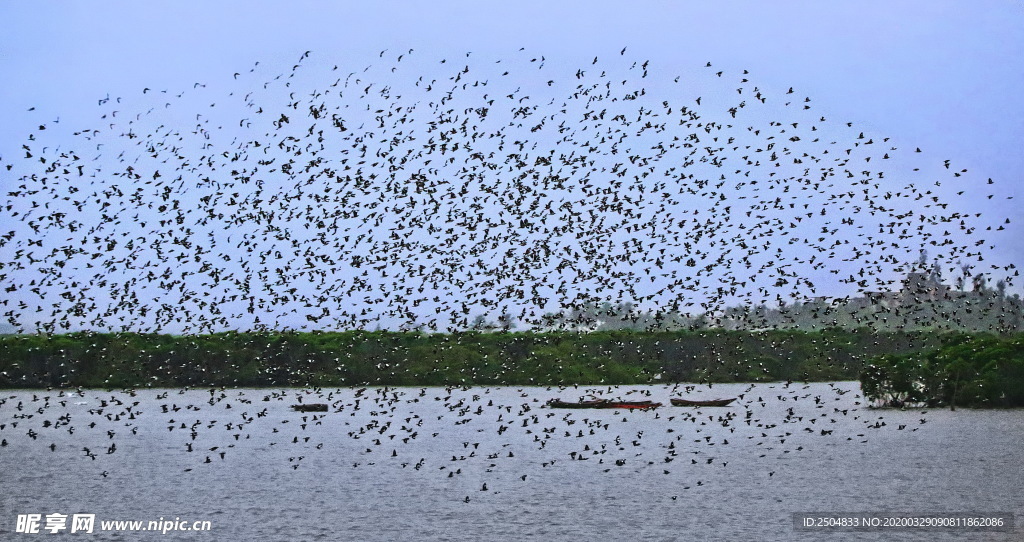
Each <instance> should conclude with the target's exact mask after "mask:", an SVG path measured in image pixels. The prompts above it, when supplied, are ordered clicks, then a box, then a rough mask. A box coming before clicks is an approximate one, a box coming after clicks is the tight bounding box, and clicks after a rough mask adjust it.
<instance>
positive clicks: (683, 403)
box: [669, 397, 736, 407]
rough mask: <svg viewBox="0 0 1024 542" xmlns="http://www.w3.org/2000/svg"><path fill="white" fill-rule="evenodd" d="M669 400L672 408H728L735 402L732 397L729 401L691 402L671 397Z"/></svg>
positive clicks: (690, 400) (706, 400)
mask: <svg viewBox="0 0 1024 542" xmlns="http://www.w3.org/2000/svg"><path fill="white" fill-rule="evenodd" d="M669 400H670V401H672V406H697V407H700V406H708V407H719V406H728V405H729V403H732V402H733V401H735V400H736V398H735V397H733V398H731V399H705V400H693V399H680V398H676V397H673V398H672V399H669Z"/></svg>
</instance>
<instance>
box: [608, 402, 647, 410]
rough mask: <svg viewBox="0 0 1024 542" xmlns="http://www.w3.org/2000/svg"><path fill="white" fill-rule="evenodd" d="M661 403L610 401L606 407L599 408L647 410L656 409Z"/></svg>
mask: <svg viewBox="0 0 1024 542" xmlns="http://www.w3.org/2000/svg"><path fill="white" fill-rule="evenodd" d="M660 406H661V403H655V402H653V401H610V402H609V403H608V404H607V405H605V406H602V407H601V408H623V409H631V410H632V409H649V408H658V407H660Z"/></svg>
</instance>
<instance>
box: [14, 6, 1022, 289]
mask: <svg viewBox="0 0 1024 542" xmlns="http://www.w3.org/2000/svg"><path fill="white" fill-rule="evenodd" d="M1022 23H1024V7H1022V5H1021V4H1020V3H1019V2H1012V1H989V2H974V3H965V2H958V1H948V2H946V1H903V2H884V1H859V2H811V1H807V2H780V3H765V2H747V1H737V2H726V3H723V2H695V3H690V2H688V3H675V2H639V3H631V4H623V3H621V2H579V3H577V2H568V3H548V2H531V1H527V2H514V3H504V4H494V5H490V4H487V3H478V2H445V1H439V2H430V3H419V2H386V3H378V2H372V3H361V4H357V5H354V6H350V5H348V4H342V3H328V2H289V3H280V2H217V3H208V2H182V1H179V2H146V3H136V2H102V3H64V2H31V3H6V4H4V5H3V6H2V7H0V74H2V76H3V79H4V81H5V84H4V85H3V86H2V87H0V111H2V113H3V118H4V119H5V127H4V130H3V131H2V132H0V159H2V162H0V163H2V164H7V163H11V162H18V161H19V160H22V155H23V153H24V151H23V150H22V145H23V144H25V143H26V142H27V140H26V138H27V137H29V134H35V135H38V136H39V141H42V140H43V139H46V138H55V139H46V140H47V141H49V142H50V143H51V144H59V143H60V141H61V140H60V136H58V135H54V134H55V132H60V131H61V130H63V131H65V132H66V131H71V130H78V129H82V128H91V127H93V126H94V125H96V123H97V119H98V117H99V115H101V114H103V113H105V112H109V109H105V108H103V107H100V106H99V101H101V100H103V99H104V98H107V97H109V98H111V99H114V100H116V99H117V98H121V97H123V98H124V99H125V100H126V101H125V107H123V108H121V109H124V110H123V111H120V113H121V114H122V117H123V116H124V115H125V114H126V113H127V114H131V113H143V112H144V111H141V110H139V109H140V108H141V107H142V106H140V105H135V104H137V103H143V101H144V99H145V98H148V97H151V95H149V94H148V93H147V96H143V89H151V90H150V91H149V92H159V91H162V90H167V91H168V92H169V93H170V94H171V95H174V94H176V93H181V92H184V91H192V90H197V87H196V86H195V85H196V84H197V83H199V84H201V85H205V86H204V87H199V88H198V90H197V92H198V91H199V90H205V92H206V94H203V95H202V97H201V98H197V99H205V98H206V97H207V96H212V97H213V98H219V99H222V100H226V99H227V96H228V95H229V93H233V92H238V93H239V94H241V93H243V92H245V91H246V90H255V91H257V92H259V91H260V90H261V89H259V88H258V85H257V86H252V87H245V86H244V85H245V83H240V82H239V79H237V77H238V76H235V75H234V74H236V73H239V74H242V75H241V79H242V80H243V81H244V80H245V77H246V76H247V72H248V70H249V69H250V68H253V66H254V64H255V63H256V62H259V63H260V70H263V71H262V72H258V73H257V75H255V76H253V77H258V76H259V75H260V73H263V74H266V75H267V76H272V75H274V74H276V73H286V72H288V70H289V69H290V68H291V67H292V66H293V65H294V64H295V63H296V61H297V60H298V59H300V58H302V56H303V54H304V53H305V51H312V55H311V56H310V57H309V58H310V60H309V61H307V62H308V63H314V62H319V63H322V64H324V65H327V66H329V65H332V64H333V65H339V64H340V65H341V66H342V69H341V70H340V71H342V72H344V73H345V74H347V73H350V72H359V71H360V70H362V69H363V68H364V67H365V66H368V65H370V64H374V63H376V65H377V68H376V69H381V66H382V63H383V62H385V60H386V59H389V58H390V59H393V58H394V57H395V56H396V55H398V54H401V52H402V51H406V50H409V49H413V50H415V51H416V53H415V55H410V56H409V59H410V60H407V63H408V62H410V61H411V62H412V63H413V64H412V66H413V67H412V68H410V69H411V70H412V71H414V72H416V73H418V74H420V75H424V76H426V77H427V78H430V77H431V76H432V75H435V76H436V77H438V78H441V77H445V78H447V77H448V76H449V75H450V74H451V65H450V64H447V65H442V64H439V63H438V62H437V61H436V59H437V58H447V59H452V61H453V63H455V62H463V61H464V60H465V58H466V53H471V56H470V57H469V58H470V60H468V61H466V62H468V63H472V62H485V61H487V62H493V59H511V58H513V57H515V55H516V54H517V53H518V52H519V50H520V48H525V50H526V52H525V53H522V54H525V55H527V56H533V57H538V56H544V58H545V60H546V62H548V63H549V65H548V66H547V67H545V68H544V69H545V70H547V71H548V73H555V74H558V73H562V74H564V75H567V76H568V77H571V75H572V73H574V71H575V69H576V68H587V67H589V66H591V65H592V64H593V63H592V59H594V57H599V58H601V59H602V62H601V64H600V65H601V66H602V67H603V66H605V62H607V60H606V59H618V58H627V59H631V60H634V61H638V62H643V61H649V62H650V64H651V66H652V68H651V69H652V70H656V71H658V72H659V73H661V74H671V75H682V76H683V77H684V79H686V78H687V77H689V74H691V73H698V72H699V71H700V70H701V69H702V68H703V67H704V66H705V65H706V63H707V62H710V63H712V65H713V66H714V70H721V71H724V72H725V73H726V77H730V76H731V77H733V78H734V79H735V78H738V77H739V74H740V73H741V72H742V71H743V70H747V72H748V74H744V75H743V77H744V78H749V84H748V85H746V87H747V91H748V92H749V89H750V87H752V86H755V85H756V86H758V87H759V88H760V89H761V90H762V91H764V92H765V94H766V95H767V94H771V95H772V96H773V97H778V100H779V101H780V102H781V101H782V99H784V97H785V96H788V94H787V90H788V89H790V88H792V89H794V94H793V96H794V97H798V98H797V99H800V100H802V99H803V98H804V97H809V98H810V99H811V100H812V101H811V102H810V103H811V104H813V106H814V109H813V113H814V115H815V116H817V115H820V116H823V117H828V118H829V119H830V121H832V122H834V123H836V124H838V125H844V124H845V123H852V128H851V129H852V130H854V131H858V132H863V133H865V134H867V136H868V138H872V137H873V138H877V139H879V140H881V139H882V138H891V140H892V141H891V142H888V143H887V144H889V145H898V146H899V148H901V149H904V150H906V149H914V148H920V149H921V150H922V151H923V152H922V153H921V154H920V155H917V156H914V158H915V159H916V160H917V162H915V164H918V165H919V167H920V168H921V169H922V170H925V171H926V172H931V171H934V172H936V174H942V175H946V174H947V173H951V172H957V171H961V170H963V169H966V170H968V172H969V173H967V174H965V175H964V177H963V179H964V180H963V182H964V183H965V185H964V188H965V189H964V190H959V191H958V190H952V191H951V192H950V194H952V193H954V192H960V191H962V192H966V194H961V195H960V197H959V198H957V199H956V200H955V201H953V202H951V203H950V205H951V206H952V207H953V208H962V209H963V212H965V213H973V212H976V211H981V212H983V213H984V214H985V215H986V217H987V218H989V219H991V220H992V222H982V224H983V225H984V224H1000V225H1002V224H1004V219H1009V220H1010V223H1009V224H1008V225H1006V231H1005V232H1003V233H1002V234H1001V236H997V235H996V234H995V232H993V236H991V237H988V238H986V239H985V243H984V245H985V247H987V246H988V245H990V244H993V243H994V244H995V246H994V248H993V249H992V250H991V251H986V256H987V257H988V260H987V262H992V261H996V262H1000V263H1001V264H1003V265H1005V264H1008V263H1021V262H1024V259H1022V258H1021V256H1022V255H1024V238H1022V237H1021V236H1019V235H1016V234H1014V233H1013V232H1016V231H1019V229H1018V228H1019V223H1020V222H1021V220H1024V213H1022V212H1021V211H1020V210H1019V208H1018V206H1017V204H1018V203H1019V202H1020V200H1021V197H1022V196H1020V189H1019V185H1020V179H1019V175H1020V173H1019V172H1020V171H1022V168H1024V153H1021V152H1020V148H1021V142H1022V141H1024V137H1022V136H1024V101H1022V100H1020V99H1019V96H1018V93H1019V92H1020V91H1021V89H1024V59H1022V56H1024V55H1020V54H1019V52H1020V51H1024V24H1022ZM623 48H626V50H627V52H626V54H625V55H624V56H623V55H620V51H621V50H622V49H623ZM382 50H387V51H388V53H387V55H386V56H382V55H381V54H380V53H381V51H382ZM477 59H486V60H477ZM474 69H476V68H474ZM609 69H611V68H609ZM559 70H561V71H559ZM714 70H712V71H714ZM382 71H383V73H384V76H387V72H386V70H382ZM370 73H375V72H370ZM343 75H344V74H343ZM592 77H593V75H592ZM526 84H528V85H529V84H536V82H529V81H527V82H526ZM253 85H255V83H253ZM650 85H651V86H650V88H651V89H652V93H655V92H657V93H661V94H659V97H658V101H661V98H662V97H664V99H666V100H669V101H680V102H682V101H683V100H687V103H690V102H689V101H690V100H692V99H693V96H691V95H689V94H686V92H688V91H678V90H675V87H670V86H661V87H659V86H657V85H658V83H655V82H652V83H650ZM539 86H540V87H541V90H542V87H543V85H539ZM541 90H538V91H537V92H538V93H541ZM528 91H529V89H527V91H526V92H528ZM186 93H187V92H186ZM675 93H678V95H677V94H675ZM185 99H187V98H185ZM103 105H104V106H106V105H108V104H106V103H105V104H103ZM769 105H771V104H769ZM196 107H198V106H196ZM133 108H135V109H133ZM204 111H206V110H204ZM779 111H781V110H775V112H774V113H772V112H766V113H763V114H764V115H765V119H764V120H777V121H785V122H789V121H790V120H792V119H787V118H784V115H785V113H780V115H782V116H780V117H779V118H777V119H774V118H771V115H774V114H777V113H778V112H779ZM727 118H728V117H727V116H726V118H725V119H718V120H720V121H721V120H726V119H727ZM57 119H59V122H55V121H57ZM108 120H109V119H108ZM43 124H45V125H47V130H48V131H47V132H46V133H45V134H43V133H41V132H40V131H39V130H38V129H37V127H38V126H39V125H43ZM805 126H806V124H805ZM179 128H180V129H182V130H185V129H187V128H189V127H188V126H180V127H179ZM828 133H829V135H833V133H832V132H828ZM836 133H838V132H836ZM44 135H45V138H44V137H43V136H44ZM836 137H838V136H836ZM33 143H34V141H33ZM40 145H42V143H40ZM36 152H37V153H38V152H39V149H38V148H36ZM894 157H895V156H894ZM947 160H948V161H949V166H948V167H947V166H946V161H947ZM875 163H877V160H876V162H875ZM905 164H906V163H905V162H904V163H901V165H905ZM872 165H874V164H872ZM907 167H909V166H907ZM900 172H901V170H900V169H899V168H896V173H895V175H900V174H901V173H900ZM165 173H166V171H165ZM886 173H890V172H889V171H886ZM929 174H931V173H929ZM5 175H6V176H5ZM0 179H2V180H3V182H4V183H5V188H6V186H7V185H9V184H10V183H12V182H14V181H15V180H16V179H15V178H14V177H12V176H11V174H9V173H8V171H6V170H3V169H0ZM889 179H892V177H891V176H890V177H889ZM968 179H969V180H968ZM987 179H992V184H988V183H987ZM930 180H932V177H929V181H930ZM949 181H950V182H952V183H955V182H959V181H958V180H957V179H954V178H950V179H949ZM891 182H893V183H894V184H893V186H894V187H896V188H899V187H902V186H904V185H905V184H906V183H907V182H908V181H907V180H906V179H892V181H891ZM943 182H946V179H945V178H943ZM897 185H898V186H897ZM949 189H950V185H949V183H947V184H946V186H945V188H943V190H949ZM894 190H895V188H894ZM5 191H6V190H5ZM937 192H938V191H937ZM882 193H884V186H883V189H882ZM988 196H994V197H992V198H989V197H988ZM948 210H949V211H950V212H952V209H948ZM15 248H16V247H14V246H11V245H8V246H7V247H4V248H0V254H3V255H4V259H9V258H10V257H11V255H12V253H13V251H14V250H15ZM22 248H25V247H24V246H22ZM989 254H991V255H989ZM979 270H984V269H980V268H979ZM13 276H14V275H13V274H12V275H11V277H13ZM11 277H8V278H7V279H6V280H7V281H12V282H13V279H12V278H11ZM24 278H25V277H19V278H18V281H22V280H23V279H24ZM824 278H827V277H824ZM0 282H2V281H0ZM4 283H5V284H7V282H4ZM819 286H820V282H819ZM1017 286H1019V284H1018V285H1017ZM824 290H825V291H820V292H816V293H819V294H828V293H830V292H829V291H828V290H829V289H828V288H827V287H826V288H824ZM755 297H756V296H755Z"/></svg>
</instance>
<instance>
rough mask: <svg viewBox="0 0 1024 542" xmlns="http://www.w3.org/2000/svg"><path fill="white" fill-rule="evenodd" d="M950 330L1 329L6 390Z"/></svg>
mask: <svg viewBox="0 0 1024 542" xmlns="http://www.w3.org/2000/svg"><path fill="white" fill-rule="evenodd" d="M957 336H959V337H963V336H970V335H957ZM946 337H947V335H945V334H939V333H935V332H930V331H873V330H869V329H867V328H861V329H854V330H844V329H839V328H833V329H826V330H822V331H813V332H812V331H801V330H787V329H779V330H764V331H749V330H747V331H741V330H725V329H692V330H674V331H632V330H610V331H590V332H582V331H550V332H491V333H485V332H478V331H467V332H461V333H452V334H439V333H437V334H428V333H422V332H414V331H412V332H396V331H342V332H297V331H285V332H246V333H239V332H225V333H216V334H203V335H167V334H140V333H95V332H79V333H69V334H61V335H44V334H40V335H8V336H0V387H4V388H43V387H89V388H110V389H113V388H131V387H143V386H153V387H181V386H238V387H271V386H364V385H404V386H441V385H572V384H581V385H583V384H593V385H597V384H608V385H613V384H645V383H654V382H759V381H836V380H856V379H857V378H858V377H860V376H862V375H863V374H864V371H865V368H866V367H870V366H872V365H870V364H871V363H872V360H874V359H876V358H877V357H878V356H884V355H889V356H892V355H905V356H915V355H920V354H919V353H920V352H925V351H930V350H935V349H938V348H940V347H941V346H943V344H944V342H943V341H946V343H949V341H951V340H952V339H948V338H946ZM885 359H889V358H885ZM914 359H917V358H914Z"/></svg>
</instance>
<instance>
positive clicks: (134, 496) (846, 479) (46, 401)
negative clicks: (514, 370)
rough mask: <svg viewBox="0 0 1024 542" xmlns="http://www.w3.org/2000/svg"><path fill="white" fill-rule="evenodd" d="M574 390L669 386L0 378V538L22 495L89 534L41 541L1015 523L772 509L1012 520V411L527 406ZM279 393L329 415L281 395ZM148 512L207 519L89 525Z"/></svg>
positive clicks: (1017, 425) (921, 536) (1023, 509)
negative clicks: (836, 517) (48, 387)
mask: <svg viewBox="0 0 1024 542" xmlns="http://www.w3.org/2000/svg"><path fill="white" fill-rule="evenodd" d="M591 393H593V394H596V395H599V396H602V397H613V398H614V397H619V398H623V399H633V398H641V397H643V398H650V399H653V400H656V401H661V402H663V403H665V405H668V398H669V397H670V396H682V395H686V394H685V390H684V389H683V388H682V387H680V388H679V389H677V390H673V389H671V387H668V386H638V387H615V388H608V387H605V388H589V389H584V388H579V389H575V388H567V389H558V388H551V389H547V388H515V387H504V388H470V389H447V390H446V389H444V388H426V389H419V388H392V389H386V390H385V389H380V388H371V389H367V390H364V391H362V392H359V391H357V390H353V389H340V390H338V389H335V390H315V391H314V390H251V389H246V390H231V389H228V390H215V391H214V392H212V393H211V391H210V390H209V389H199V390H188V391H182V390H140V391H138V392H136V393H134V394H130V393H128V392H109V391H98V390H84V391H82V392H79V393H72V394H71V395H70V396H69V395H68V394H67V393H66V392H57V391H50V392H42V391H5V392H3V393H2V394H0V397H3V398H4V401H3V403H2V404H0V425H3V428H2V429H0V438H3V439H4V440H5V441H6V443H7V445H6V446H4V447H0V466H2V469H0V487H2V488H3V490H2V493H0V538H2V539H4V540H8V539H14V540H17V539H26V540H28V539H32V537H33V535H30V534H16V533H14V531H15V528H16V518H17V516H18V514H30V513H38V514H42V515H44V516H45V515H46V514H50V513H62V514H68V515H69V516H70V515H71V514H75V513H88V514H95V516H96V524H95V526H94V532H93V533H92V534H86V533H74V534H71V533H68V532H67V530H65V531H62V532H61V533H62V534H60V535H57V536H54V535H51V534H49V533H45V531H41V532H43V533H45V534H40V535H38V536H41V537H43V538H44V539H47V540H49V539H54V540H56V539H61V538H64V539H74V540H148V539H160V540H519V539H531V538H542V539H547V540H588V539H594V538H596V537H618V538H622V539H629V540H639V539H644V540H823V539H825V540H846V539H857V540H892V539H899V540H961V539H965V538H969V539H971V540H1019V539H1021V538H1022V527H1020V526H1017V527H1015V531H1014V532H987V533H986V532H971V533H965V532H953V533H951V532H936V531H927V532H906V531H901V532H894V531H883V532H867V533H866V532H856V533H850V532H838V531H829V532H825V533H822V532H818V533H813V532H803V531H797V530H795V529H794V527H793V518H792V513H794V512H831V513H863V512H885V513H894V514H895V513H899V514H908V513H917V514H928V513H930V514H936V513H944V512H978V513H980V512H989V513H994V512H1011V513H1014V514H1016V515H1017V517H1018V520H1017V521H1018V524H1019V523H1020V519H1019V518H1022V517H1024V492H1022V491H1021V487H1022V481H1024V474H1022V470H1021V469H1020V464H1021V460H1022V459H1024V446H1022V443H1024V423H1022V422H1024V411H1020V410H1009V411H1007V410H991V411H985V410H970V409H958V410H957V411H955V412H950V411H948V410H926V411H922V410H906V411H900V410H875V409H869V408H866V407H865V404H864V400H863V399H862V398H861V397H860V396H859V386H858V385H857V383H854V382H840V383H835V384H810V385H803V384H791V385H789V386H786V385H785V384H781V383H779V384H757V385H749V384H735V385H715V386H713V388H710V389H709V388H708V387H707V386H698V387H696V388H695V389H693V390H692V391H691V392H690V393H689V395H690V396H698V397H704V398H713V397H734V396H740V395H742V398H741V399H739V400H737V401H736V402H735V403H733V404H732V405H730V406H728V407H724V408H684V407H671V406H662V407H661V408H658V409H656V410H653V411H613V410H557V409H548V408H546V407H542V405H543V403H544V401H546V400H547V399H549V398H551V397H560V398H563V399H567V400H575V399H577V398H580V397H582V396H584V395H587V394H591ZM300 397H301V400H302V401H303V402H306V403H310V402H314V403H319V402H323V403H330V405H331V411H330V412H328V413H300V412H294V411H292V410H291V409H290V408H289V406H290V405H292V404H294V403H296V402H298V401H299V398H300ZM357 401H358V405H357ZM165 407H166V412H165V411H164V409H165ZM183 426H184V427H183ZM32 435H34V438H33V436H32ZM51 445H52V447H53V450H52V451H51ZM111 446H114V447H113V448H111ZM86 448H87V449H88V453H87V452H86V451H85V449H86ZM190 449H191V451H189V450H190ZM222 454H223V456H222ZM207 461H209V462H207ZM160 518H163V519H165V520H168V519H171V520H173V519H174V518H180V520H181V521H186V522H188V523H189V524H191V522H193V521H209V522H210V526H211V532H209V533H206V532H175V531H172V532H169V533H167V534H160V533H154V532H129V531H122V532H114V531H104V532H100V522H101V521H106V520H143V521H144V522H148V521H149V520H158V519H160ZM44 524H45V520H44ZM44 526H45V525H44ZM68 528H70V521H69V523H68Z"/></svg>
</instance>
